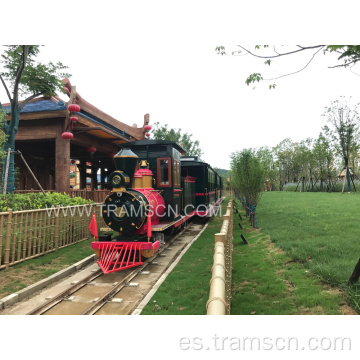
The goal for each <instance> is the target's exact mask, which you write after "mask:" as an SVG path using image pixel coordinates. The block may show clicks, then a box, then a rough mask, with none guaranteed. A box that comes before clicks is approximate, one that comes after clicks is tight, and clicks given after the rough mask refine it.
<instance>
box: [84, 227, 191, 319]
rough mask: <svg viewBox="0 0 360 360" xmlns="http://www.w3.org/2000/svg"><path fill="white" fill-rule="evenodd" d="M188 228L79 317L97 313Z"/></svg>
mask: <svg viewBox="0 0 360 360" xmlns="http://www.w3.org/2000/svg"><path fill="white" fill-rule="evenodd" d="M189 227H190V224H189V225H188V226H186V227H185V228H184V229H183V230H181V231H180V232H179V233H178V234H176V235H175V236H174V237H173V238H172V239H170V240H169V241H168V242H167V243H166V245H165V246H164V247H163V248H162V249H160V250H159V251H157V252H156V253H155V254H154V255H153V256H152V257H151V258H149V259H147V260H146V261H145V262H144V264H143V265H140V266H139V267H137V268H136V269H135V270H134V271H132V272H131V273H130V274H129V275H127V276H126V277H125V278H124V279H123V280H121V281H120V282H119V283H118V284H116V285H115V286H113V288H112V289H110V290H109V291H108V292H107V293H106V294H104V295H103V296H102V297H100V298H99V299H98V300H97V301H95V302H94V303H92V304H91V305H90V306H89V307H88V308H87V309H86V310H84V311H83V312H82V313H81V315H93V314H95V313H96V312H97V311H99V310H100V309H101V308H102V307H103V306H104V305H105V304H106V303H107V302H108V300H109V298H111V297H114V296H115V295H116V294H117V293H118V292H120V290H122V289H123V288H124V287H125V286H126V285H127V284H128V283H129V282H130V281H131V280H132V279H133V278H134V277H135V276H137V275H138V274H139V273H140V272H141V271H143V270H144V268H146V266H148V265H150V264H151V262H152V261H153V260H155V259H156V258H157V257H158V256H159V255H160V254H161V253H162V252H163V251H164V250H166V249H167V248H168V247H169V245H170V244H172V243H173V242H174V241H175V240H176V239H177V238H178V237H179V236H181V235H182V234H183V233H184V232H185V231H186V230H187V229H188V228H189ZM169 266H170V264H169ZM165 270H166V269H165Z"/></svg>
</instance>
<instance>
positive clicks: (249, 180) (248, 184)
mask: <svg viewBox="0 0 360 360" xmlns="http://www.w3.org/2000/svg"><path fill="white" fill-rule="evenodd" d="M231 174H232V178H231V183H232V186H233V188H235V189H237V190H238V191H239V192H240V194H241V195H242V196H243V197H244V198H245V200H246V210H247V211H246V213H247V214H248V213H250V221H251V225H252V226H253V227H254V228H256V227H257V225H256V206H257V204H258V203H259V201H260V197H261V194H262V192H261V191H262V189H263V186H264V174H265V172H264V168H263V166H262V164H261V162H260V160H259V158H258V157H257V156H256V153H255V151H254V150H253V149H243V150H242V151H240V152H239V151H237V152H235V153H233V154H231Z"/></svg>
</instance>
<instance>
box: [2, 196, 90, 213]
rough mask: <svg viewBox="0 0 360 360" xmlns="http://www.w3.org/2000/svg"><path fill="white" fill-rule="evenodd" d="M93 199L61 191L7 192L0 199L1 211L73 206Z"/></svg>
mask: <svg viewBox="0 0 360 360" xmlns="http://www.w3.org/2000/svg"><path fill="white" fill-rule="evenodd" d="M91 202H93V201H91V200H84V199H83V198H81V197H73V198H72V197H70V196H69V195H66V194H61V193H56V192H54V193H47V194H46V195H44V194H43V193H28V194H7V195H6V197H5V200H3V199H1V200H0V211H7V209H12V210H13V211H21V210H32V209H44V208H49V207H52V206H56V205H60V206H72V205H84V204H88V203H91Z"/></svg>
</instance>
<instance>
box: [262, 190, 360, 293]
mask: <svg viewBox="0 0 360 360" xmlns="http://www.w3.org/2000/svg"><path fill="white" fill-rule="evenodd" d="M257 210H258V211H257V214H258V226H259V228H260V229H261V230H262V231H263V232H265V233H266V234H268V235H269V236H270V238H271V240H272V241H273V242H274V243H275V244H276V245H277V246H279V247H281V248H282V249H283V250H285V252H286V253H287V254H288V255H289V256H290V257H291V259H292V260H295V261H299V262H301V263H303V264H304V266H305V267H306V268H307V269H308V270H310V271H311V272H312V273H314V274H316V275H317V276H318V277H320V278H321V280H323V281H324V282H326V283H328V284H331V285H335V286H341V287H343V286H346V282H347V281H348V279H349V277H350V275H351V273H352V271H353V270H354V267H355V265H356V263H357V261H358V259H359V257H360V196H359V195H358V194H348V193H346V194H341V193H291V192H267V193H264V195H263V197H262V199H261V201H260V204H259V206H258V208H257Z"/></svg>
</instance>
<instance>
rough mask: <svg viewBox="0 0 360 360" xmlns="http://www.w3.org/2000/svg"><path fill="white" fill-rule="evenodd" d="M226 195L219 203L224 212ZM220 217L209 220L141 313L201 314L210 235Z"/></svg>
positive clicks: (208, 269) (211, 248)
mask: <svg viewBox="0 0 360 360" xmlns="http://www.w3.org/2000/svg"><path fill="white" fill-rule="evenodd" d="M228 201H229V198H228V197H227V198H226V199H225V200H224V202H223V203H222V213H223V214H224V213H225V211H226V206H227V203H228ZM221 225H222V217H218V216H217V217H214V218H213V219H211V221H210V223H209V225H208V227H207V228H206V230H205V231H204V232H203V233H202V234H201V236H200V237H199V238H198V239H197V240H196V241H195V242H194V243H193V245H192V246H191V247H190V249H189V250H188V251H187V252H186V253H185V254H184V256H183V257H182V258H181V260H180V262H179V263H178V264H177V266H176V267H175V268H174V270H173V271H172V272H171V273H170V274H169V275H168V277H167V278H166V280H165V281H164V282H163V284H162V285H161V286H160V288H159V289H158V290H157V292H156V293H155V294H154V296H153V297H152V299H151V300H150V302H149V303H148V304H147V305H146V306H145V308H144V310H143V311H142V313H141V314H142V315H153V314H156V315H204V314H206V302H207V301H208V300H209V290H210V287H209V281H210V279H211V267H212V265H213V256H214V239H215V238H214V234H215V233H217V232H219V231H220V228H221Z"/></svg>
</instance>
